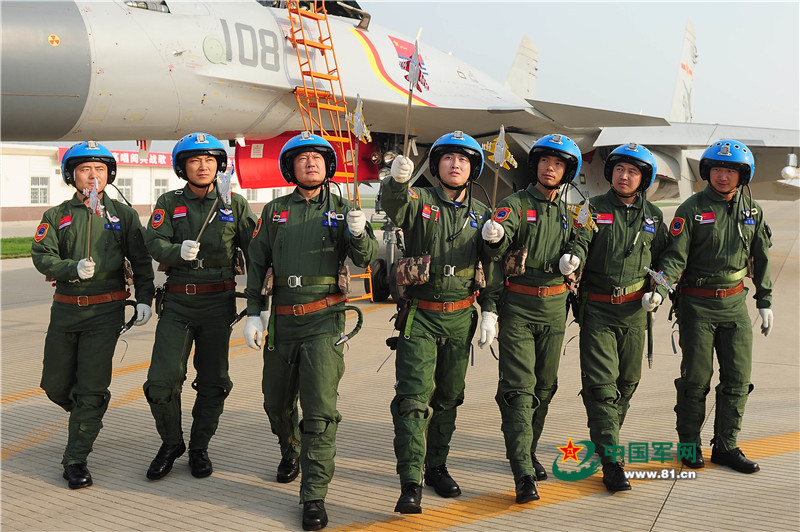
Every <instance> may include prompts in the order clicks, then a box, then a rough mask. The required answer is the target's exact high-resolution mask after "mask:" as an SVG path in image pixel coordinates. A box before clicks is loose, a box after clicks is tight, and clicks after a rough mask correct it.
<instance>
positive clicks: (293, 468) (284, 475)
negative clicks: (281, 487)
mask: <svg viewBox="0 0 800 532" xmlns="http://www.w3.org/2000/svg"><path fill="white" fill-rule="evenodd" d="M298 474H300V459H299V458H282V459H281V463H280V464H278V476H277V480H278V482H280V483H281V484H288V483H289V482H291V481H293V480H294V479H296V478H297V475H298Z"/></svg>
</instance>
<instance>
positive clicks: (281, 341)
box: [245, 189, 378, 502]
mask: <svg viewBox="0 0 800 532" xmlns="http://www.w3.org/2000/svg"><path fill="white" fill-rule="evenodd" d="M328 205H329V204H328V199H327V198H325V199H324V200H323V195H322V194H319V195H317V196H316V197H314V198H312V199H310V200H309V201H306V199H305V198H303V196H302V195H301V194H300V193H299V192H298V191H297V189H295V191H294V192H292V193H291V194H289V195H287V196H283V197H280V198H277V199H275V200H273V201H272V202H270V203H268V204H267V205H265V206H264V210H263V211H262V212H261V218H260V219H259V220H258V224H257V229H256V232H255V235H254V237H253V243H252V245H251V246H250V261H249V262H248V268H247V289H246V290H245V294H246V295H247V313H248V314H250V315H258V314H259V312H260V311H261V310H262V309H264V308H266V297H265V296H264V295H262V293H261V289H262V284H263V281H264V277H265V276H266V273H267V269H268V268H269V267H272V269H273V273H274V275H275V287H274V292H273V296H272V313H271V318H270V326H269V334H268V336H267V344H266V345H265V346H264V371H263V377H262V384H261V385H262V391H263V394H264V410H265V411H266V413H267V416H268V417H269V421H270V427H271V429H272V432H273V434H275V435H276V436H278V443H279V445H280V448H281V455H282V456H283V457H284V458H297V457H299V458H300V468H301V470H302V472H303V476H302V481H301V486H300V500H301V502H305V501H314V500H324V499H325V496H326V494H327V492H328V484H329V483H330V481H331V479H332V478H333V473H334V469H335V466H334V456H335V455H336V430H337V428H338V425H339V422H340V421H341V420H342V416H341V415H340V414H339V411H338V410H337V409H336V402H337V396H338V392H337V390H338V387H339V381H340V380H341V378H342V375H343V374H344V366H345V365H344V352H343V348H344V345H335V344H336V342H337V341H339V339H340V338H341V336H342V335H343V334H345V332H346V331H345V319H346V316H345V312H344V303H339V304H336V305H334V306H331V307H327V308H323V309H321V310H318V311H316V312H312V313H309V314H305V315H300V316H294V315H276V314H275V306H276V305H278V306H285V305H298V304H306V303H311V302H313V301H318V300H320V299H323V298H324V297H325V296H327V295H329V294H340V293H341V290H340V289H339V286H338V283H337V272H338V270H339V267H340V266H341V265H343V264H344V261H345V259H347V257H349V258H350V259H351V260H352V261H353V263H354V264H355V265H356V266H358V267H361V268H365V267H367V266H368V265H369V263H370V262H371V261H372V260H374V259H375V258H376V257H377V255H378V242H377V240H375V236H374V235H373V233H372V227H371V226H370V225H369V224H367V226H366V228H365V232H364V233H363V234H362V235H361V236H360V237H359V238H356V237H354V236H353V235H352V234H351V233H350V231H349V230H348V228H347V221H346V217H347V213H348V212H349V211H350V210H352V209H353V208H354V207H353V204H352V203H351V202H349V201H348V200H346V199H342V198H339V197H338V196H331V198H330V211H332V212H331V215H330V216H329V215H328V212H329V210H328ZM298 397H299V400H300V407H301V408H302V410H303V419H302V421H300V422H299V423H298V411H297V401H298Z"/></svg>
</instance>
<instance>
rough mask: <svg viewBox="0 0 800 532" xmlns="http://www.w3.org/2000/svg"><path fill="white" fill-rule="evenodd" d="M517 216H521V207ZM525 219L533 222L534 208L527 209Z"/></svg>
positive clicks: (534, 219)
mask: <svg viewBox="0 0 800 532" xmlns="http://www.w3.org/2000/svg"><path fill="white" fill-rule="evenodd" d="M519 217H520V219H521V218H522V209H520V210H519ZM525 219H526V220H527V221H529V222H535V221H536V209H528V212H527V213H526V216H525Z"/></svg>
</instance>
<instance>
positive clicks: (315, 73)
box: [302, 70, 339, 81]
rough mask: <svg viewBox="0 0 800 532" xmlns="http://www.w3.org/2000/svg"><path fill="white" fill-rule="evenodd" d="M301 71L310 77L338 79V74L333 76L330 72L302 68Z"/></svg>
mask: <svg viewBox="0 0 800 532" xmlns="http://www.w3.org/2000/svg"><path fill="white" fill-rule="evenodd" d="M302 73H303V75H304V76H311V77H312V78H319V79H327V80H330V81H339V76H333V75H331V74H323V73H322V72H312V71H310V70H303V71H302Z"/></svg>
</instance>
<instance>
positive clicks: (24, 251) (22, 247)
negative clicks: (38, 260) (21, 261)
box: [0, 236, 33, 259]
mask: <svg viewBox="0 0 800 532" xmlns="http://www.w3.org/2000/svg"><path fill="white" fill-rule="evenodd" d="M32 243H33V239H32V238H31V237H29V236H16V237H12V238H3V239H0V259H14V258H17V257H30V256H31V244H32Z"/></svg>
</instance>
